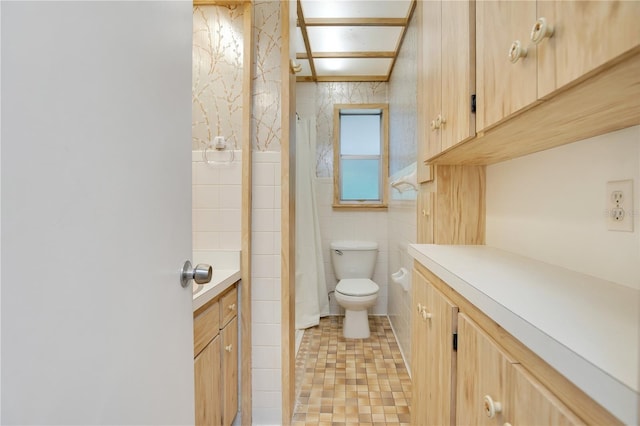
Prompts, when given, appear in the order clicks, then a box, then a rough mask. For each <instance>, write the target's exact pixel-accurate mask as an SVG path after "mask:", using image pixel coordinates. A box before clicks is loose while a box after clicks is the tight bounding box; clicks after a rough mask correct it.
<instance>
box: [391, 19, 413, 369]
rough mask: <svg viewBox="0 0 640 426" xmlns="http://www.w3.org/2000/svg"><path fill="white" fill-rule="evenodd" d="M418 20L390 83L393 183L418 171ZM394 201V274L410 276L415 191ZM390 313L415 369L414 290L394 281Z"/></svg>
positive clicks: (394, 196)
mask: <svg viewBox="0 0 640 426" xmlns="http://www.w3.org/2000/svg"><path fill="white" fill-rule="evenodd" d="M416 21H417V20H416V18H415V16H414V18H413V19H412V21H411V23H410V24H409V27H408V28H407V33H406V34H405V38H404V41H403V43H402V48H401V49H400V52H399V54H398V60H397V61H396V65H395V67H394V70H393V74H392V76H391V80H390V81H389V111H390V117H389V118H390V119H389V134H390V136H389V145H390V146H389V171H390V174H391V178H390V179H389V181H390V182H392V181H393V180H394V179H395V178H396V177H399V176H403V175H406V174H407V173H409V172H410V171H411V170H414V169H415V161H416V158H417V146H418V145H417V117H416V110H417V78H418V77H417V76H418V60H417V52H418V50H417V39H418V37H417V35H418V34H417V33H418V27H417V24H416ZM389 194H390V198H391V199H390V202H389V212H388V218H389V272H390V273H394V272H396V271H398V270H399V269H400V268H401V267H404V268H405V269H406V270H407V271H409V273H411V271H412V269H413V261H412V259H411V257H410V256H409V255H408V254H407V245H408V244H412V243H415V242H416V238H417V224H416V223H417V222H416V220H417V218H416V208H417V206H416V195H417V193H416V191H413V190H407V191H405V192H404V193H402V194H399V193H398V191H397V190H395V189H390V192H389ZM388 298H389V304H388V313H389V321H390V322H391V326H392V327H393V331H394V332H395V333H396V337H397V338H398V344H399V346H400V350H401V351H402V353H403V355H404V358H405V361H406V363H407V367H408V368H409V367H410V365H411V359H410V357H411V312H412V306H413V304H412V301H411V291H410V290H409V291H408V292H407V291H404V290H403V289H402V287H401V286H400V285H398V284H396V283H394V282H392V281H391V280H390V283H389V290H388Z"/></svg>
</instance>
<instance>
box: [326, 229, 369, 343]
mask: <svg viewBox="0 0 640 426" xmlns="http://www.w3.org/2000/svg"><path fill="white" fill-rule="evenodd" d="M377 256H378V243H376V242H372V241H334V242H332V243H331V263H332V265H333V271H334V272H335V275H336V278H337V279H338V284H337V285H336V290H335V296H336V301H337V302H338V304H339V305H340V306H342V307H343V308H344V309H345V316H344V323H343V324H342V333H343V335H344V337H345V338H347V339H366V338H368V337H369V335H370V332H369V318H368V317H369V315H368V312H367V309H368V308H370V307H372V306H373V305H375V303H376V300H377V299H378V291H379V290H380V287H378V284H376V283H374V282H373V281H371V278H373V271H374V269H375V266H376V257H377Z"/></svg>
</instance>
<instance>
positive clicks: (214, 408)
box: [193, 336, 222, 425]
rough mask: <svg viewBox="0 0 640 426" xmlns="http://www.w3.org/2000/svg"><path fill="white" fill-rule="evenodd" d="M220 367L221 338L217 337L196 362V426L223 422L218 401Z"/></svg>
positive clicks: (197, 357) (194, 368)
mask: <svg viewBox="0 0 640 426" xmlns="http://www.w3.org/2000/svg"><path fill="white" fill-rule="evenodd" d="M219 365H220V336H216V337H215V338H214V339H213V340H212V341H210V342H209V344H207V346H205V348H204V349H203V350H202V351H201V352H200V353H199V354H198V355H197V356H196V358H195V360H194V365H193V370H194V373H195V396H196V398H195V401H196V425H219V424H221V422H222V410H221V409H222V407H221V405H220V403H219V402H218V401H217V398H218V396H219V392H220V386H221V376H220V373H219V371H218V366H219Z"/></svg>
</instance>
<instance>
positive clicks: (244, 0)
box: [193, 0, 253, 6]
mask: <svg viewBox="0 0 640 426" xmlns="http://www.w3.org/2000/svg"><path fill="white" fill-rule="evenodd" d="M252 3H253V0H193V5H194V6H239V5H243V6H246V5H251V4H252Z"/></svg>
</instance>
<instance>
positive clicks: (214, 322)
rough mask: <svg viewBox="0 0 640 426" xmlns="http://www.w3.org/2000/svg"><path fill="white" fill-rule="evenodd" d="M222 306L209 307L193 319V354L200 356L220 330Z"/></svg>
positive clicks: (214, 304)
mask: <svg viewBox="0 0 640 426" xmlns="http://www.w3.org/2000/svg"><path fill="white" fill-rule="evenodd" d="M219 306H220V304H219V303H218V301H217V300H216V302H214V303H212V304H210V305H208V307H207V308H206V309H205V310H204V311H199V312H200V313H199V314H198V315H196V316H194V318H193V354H194V355H198V354H199V353H200V352H201V351H202V350H203V349H204V348H205V347H206V346H207V344H208V343H209V342H210V341H211V340H212V339H213V338H214V337H215V336H217V335H218V332H219V330H220V308H219Z"/></svg>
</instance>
